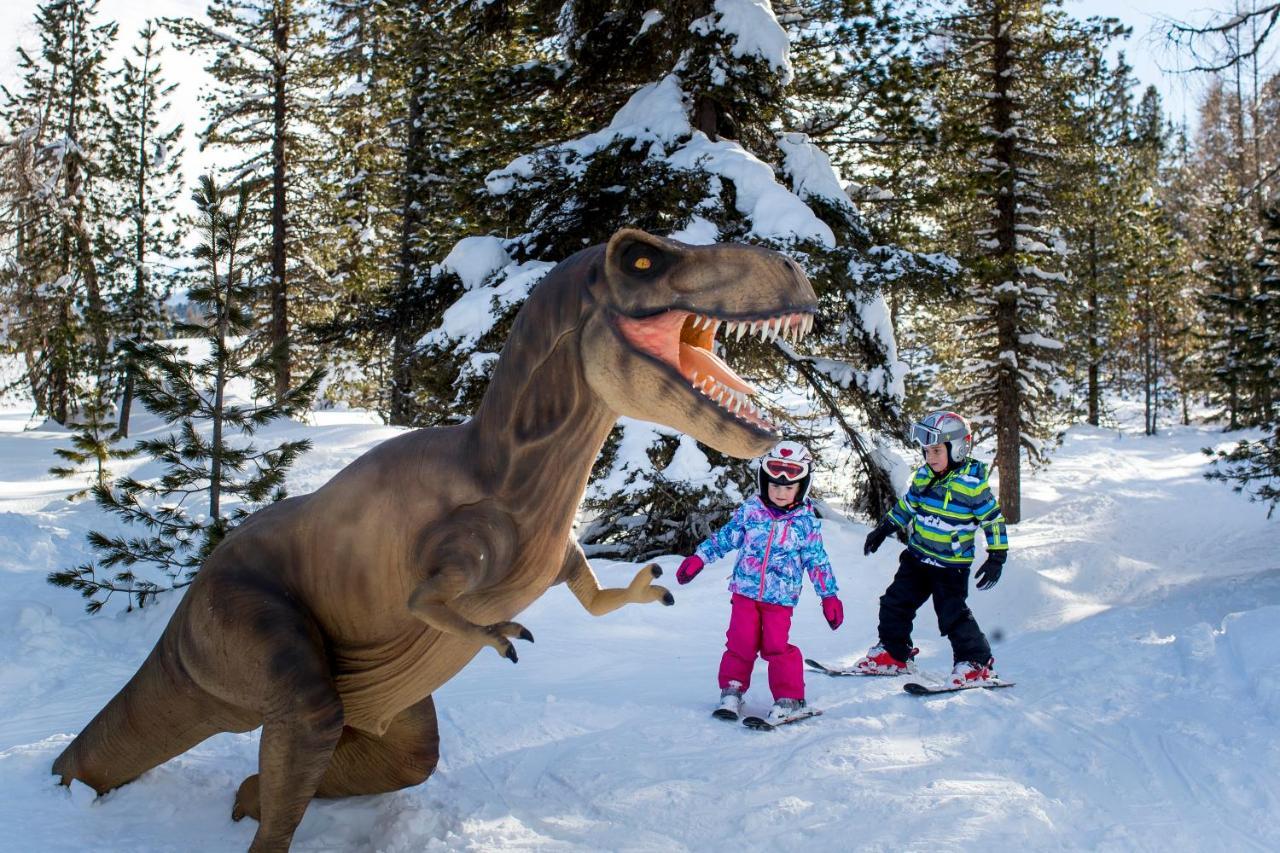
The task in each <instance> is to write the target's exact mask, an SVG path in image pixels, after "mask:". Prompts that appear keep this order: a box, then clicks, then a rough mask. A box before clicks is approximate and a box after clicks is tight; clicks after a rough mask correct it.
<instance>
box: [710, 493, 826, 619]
mask: <svg viewBox="0 0 1280 853" xmlns="http://www.w3.org/2000/svg"><path fill="white" fill-rule="evenodd" d="M735 548H736V549H737V550H738V561H737V563H736V564H734V567H733V577H732V578H731V579H730V580H729V591H730V592H736V593H738V594H739V595H745V596H747V597H748V598H753V599H755V600H756V601H764V602H767V603H769V604H781V605H783V606H784V607H795V606H796V601H798V600H799V598H800V587H801V585H802V583H803V580H804V573H805V572H806V571H807V572H808V573H809V580H810V581H812V583H813V588H814V590H815V591H816V592H817V593H818V596H819V597H821V598H826V597H827V596H831V595H835V594H836V576H835V574H834V573H833V572H832V571H831V561H830V560H829V559H827V549H826V548H824V547H823V545H822V522H821V521H819V520H818V517H817V516H816V515H814V514H813V504H812V503H810V502H809V501H808V500H806V501H805V502H804V503H803V504H802V505H801V506H799V507H796V508H795V509H793V510H791V512H788V513H786V514H783V515H775V514H774V513H773V512H771V511H770V510H769V508H768V507H767V506H765V505H764V502H763V501H761V500H760V496H759V495H753V496H752V497H751V498H749V499H747V500H746V501H745V502H743V504H742V505H741V506H739V507H738V508H737V509H735V510H734V511H733V515H732V516H730V518H729V521H728V523H726V524H725V525H724V527H721V528H720V529H719V530H717V531H716V532H715V533H713V534H711V537H710V538H709V539H707V540H706V541H705V542H703V543H702V544H701V545H699V546H698V548H697V551H696V552H695V553H696V554H697V555H698V556H699V557H701V558H702V561H703V562H705V563H712V562H715V561H716V560H718V559H720V558H721V557H723V556H724V555H725V554H728V553H729V552H730V551H732V550H734V549H735Z"/></svg>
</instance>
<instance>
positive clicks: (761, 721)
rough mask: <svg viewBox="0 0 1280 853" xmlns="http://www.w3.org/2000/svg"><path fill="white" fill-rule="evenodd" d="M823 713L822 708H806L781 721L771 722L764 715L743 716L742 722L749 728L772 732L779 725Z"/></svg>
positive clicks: (796, 721)
mask: <svg viewBox="0 0 1280 853" xmlns="http://www.w3.org/2000/svg"><path fill="white" fill-rule="evenodd" d="M821 713H822V709H821V708H805V709H804V710H803V711H800V712H799V713H797V714H794V715H792V716H790V717H787V718H786V719H785V720H783V721H782V722H780V723H771V722H769V721H768V720H766V719H765V718H764V717H743V718H742V724H743V725H744V726H746V727H747V728H749V729H755V730H756V731H760V732H771V731H773V730H774V729H776V728H777V727H778V726H785V725H788V724H790V723H798V722H800V721H801V720H807V719H809V718H810V717H816V716H818V715H820V714H821Z"/></svg>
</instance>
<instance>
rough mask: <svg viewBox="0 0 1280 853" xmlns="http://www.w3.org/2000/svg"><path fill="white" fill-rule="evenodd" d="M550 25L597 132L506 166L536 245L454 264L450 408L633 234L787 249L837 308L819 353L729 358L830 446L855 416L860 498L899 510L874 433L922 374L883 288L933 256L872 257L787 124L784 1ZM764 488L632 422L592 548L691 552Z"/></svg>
mask: <svg viewBox="0 0 1280 853" xmlns="http://www.w3.org/2000/svg"><path fill="white" fill-rule="evenodd" d="M508 5H510V6H519V5H520V4H508ZM530 5H535V6H536V4H530ZM535 11H536V10H535ZM561 11H562V13H561ZM544 14H545V17H544V19H543V21H542V24H541V28H540V30H539V32H542V33H555V34H556V38H555V39H554V40H552V39H547V40H546V41H545V42H544V43H543V44H544V45H551V46H557V47H558V48H559V49H560V50H561V53H559V54H554V55H548V56H545V57H543V58H542V60H541V61H542V64H543V65H544V66H551V67H555V68H556V69H557V75H556V77H555V78H554V83H555V85H554V87H549V88H548V89H547V92H546V95H545V97H547V98H555V99H557V100H555V102H554V103H556V104H559V105H562V106H561V109H562V110H563V111H564V112H565V113H566V114H567V115H569V116H570V117H571V120H578V121H586V122H588V125H589V126H588V128H587V129H588V130H590V131H591V132H588V133H585V134H583V135H579V136H576V137H574V138H571V139H569V140H568V141H563V142H558V143H555V144H550V145H541V146H537V147H535V148H534V150H532V151H530V152H529V153H526V154H524V155H522V156H520V157H518V158H516V159H515V160H513V161H511V162H510V163H509V164H508V165H507V166H506V167H505V168H502V169H498V170H496V171H495V172H493V173H492V174H490V175H489V177H488V179H487V181H486V189H487V191H488V193H489V195H490V196H491V198H492V199H493V200H494V202H495V203H496V204H497V205H498V211H499V212H498V213H497V214H496V215H495V219H497V220H498V221H505V222H509V223H513V224H518V225H517V227H518V228H519V229H520V233H518V234H517V235H516V236H513V237H510V238H508V239H502V238H498V237H473V238H468V240H465V241H461V242H460V243H459V244H458V245H457V246H456V247H455V248H454V251H453V252H451V253H450V255H449V257H447V258H446V259H445V260H444V261H443V262H442V264H441V269H442V270H443V271H445V272H446V273H452V274H453V275H454V276H456V281H457V282H458V284H457V287H458V289H459V292H460V294H461V295H460V298H458V299H457V301H456V302H455V303H454V304H453V305H452V306H451V307H449V309H448V310H446V311H445V312H444V314H443V317H442V321H441V323H440V324H439V325H438V326H437V327H436V328H435V329H434V330H432V331H431V332H430V333H429V334H427V335H426V336H424V338H423V340H422V346H423V347H424V349H425V351H426V352H427V353H429V354H431V355H433V356H434V355H436V354H439V355H440V356H441V357H442V358H443V357H447V358H448V359H449V360H450V361H449V363H451V364H453V365H455V369H454V372H453V373H452V374H450V375H449V379H450V381H449V382H448V383H447V385H448V386H449V387H451V388H452V389H453V390H454V396H453V399H452V400H451V401H449V410H450V414H452V415H453V416H454V417H458V418H461V417H464V416H465V415H466V414H467V413H468V412H469V411H471V409H472V408H473V406H474V405H475V402H476V400H477V399H478V397H479V395H480V394H481V393H482V391H483V389H484V387H485V384H486V383H487V380H488V370H489V368H490V366H491V365H492V363H493V360H494V358H495V357H496V351H497V350H498V348H499V347H500V346H501V343H502V341H503V340H504V338H505V335H506V329H507V327H508V324H509V322H510V319H511V317H512V316H514V313H515V311H516V310H517V309H518V308H519V306H520V304H521V303H522V302H523V300H524V298H525V296H526V295H527V294H528V292H529V290H530V288H531V287H532V286H533V285H534V284H535V283H536V281H537V280H538V279H539V278H541V276H542V275H543V274H545V272H546V271H547V270H548V269H550V267H551V266H552V264H553V263H554V262H555V261H558V260H560V259H562V258H565V257H567V256H569V255H570V254H572V253H573V252H575V251H577V250H578V249H580V248H582V247H583V246H586V245H590V244H592V243H599V242H604V241H605V240H607V239H608V237H609V236H610V234H611V233H612V232H613V231H614V230H615V229H617V228H618V227H621V226H623V225H635V226H638V227H641V228H645V229H648V230H651V231H655V232H658V233H664V234H667V235H669V236H671V237H673V238H675V239H678V240H683V241H685V242H690V243H706V242H713V241H717V240H722V241H738V242H753V243H759V244H763V245H768V246H772V247H774V248H778V249H780V250H782V251H786V252H788V253H789V254H791V256H792V257H794V258H796V259H797V260H798V261H799V262H800V263H801V264H803V265H804V267H805V269H806V271H807V272H808V274H809V276H810V278H811V279H812V280H813V282H814V285H815V287H816V288H817V289H818V291H819V293H820V294H821V296H822V314H821V316H820V317H819V320H818V325H817V330H816V331H817V337H816V339H814V349H815V350H816V353H815V354H814V355H800V354H798V353H796V352H794V351H793V350H791V349H790V348H789V347H787V346H786V345H785V344H781V343H779V344H776V347H777V348H776V349H770V348H766V346H762V344H761V342H758V341H752V340H747V341H724V342H722V346H723V348H724V351H725V352H726V353H727V356H728V358H729V360H730V361H731V362H733V363H734V364H736V365H739V366H740V367H744V368H746V369H748V370H749V371H750V372H751V373H752V375H753V379H754V378H755V377H762V378H761V380H760V382H759V383H758V384H759V385H761V386H762V387H763V388H764V389H765V390H766V393H769V394H771V395H775V397H774V399H775V400H776V401H777V402H778V404H779V405H778V406H777V411H778V412H779V413H781V414H782V415H784V416H788V421H787V422H788V428H789V429H790V430H791V431H793V432H796V433H801V434H803V435H805V436H806V437H809V438H812V439H814V440H818V441H826V440H827V439H829V438H830V436H829V435H817V434H816V433H815V430H816V429H817V428H816V427H815V426H814V425H813V424H814V422H815V421H826V420H827V419H828V418H833V419H835V420H836V421H837V423H838V424H840V427H841V436H840V439H839V440H837V441H835V442H831V444H834V445H836V446H839V445H840V444H841V443H842V442H843V443H844V446H845V448H846V451H847V452H849V453H850V454H852V455H855V461H854V464H852V465H850V469H851V470H852V471H854V472H856V479H855V484H854V489H855V490H856V494H857V498H858V499H859V500H857V501H855V502H856V503H858V504H859V505H860V508H861V509H863V510H865V511H868V512H871V513H876V512H879V511H880V510H881V509H883V508H884V507H885V506H886V505H887V503H888V502H889V501H891V500H892V499H893V497H894V489H893V487H892V484H891V483H890V482H889V478H888V476H887V474H886V472H885V470H884V467H883V464H884V463H883V462H882V460H881V459H880V454H879V449H880V448H878V447H877V446H876V439H873V438H872V437H871V434H883V435H892V434H895V433H897V432H899V430H900V429H901V426H900V424H901V412H900V401H901V394H902V369H901V365H900V363H899V362H897V360H896V357H895V354H894V349H893V347H894V343H893V334H892V329H891V327H890V324H889V319H888V312H887V310H886V307H885V303H884V300H883V298H882V296H881V295H880V293H879V291H878V284H879V282H880V281H881V280H883V278H885V277H887V276H890V275H895V274H902V273H903V271H904V270H905V269H907V268H909V267H910V266H912V265H913V264H919V265H921V266H927V264H924V263H923V262H921V261H920V260H919V259H917V258H914V257H912V256H909V255H906V254H905V253H903V252H901V251H899V250H897V249H896V248H894V247H889V246H886V247H882V248H881V249H880V250H878V251H877V252H876V253H871V252H870V251H869V249H870V248H871V243H872V241H871V237H870V234H869V232H868V231H867V230H866V228H865V227H864V226H863V224H862V222H861V221H860V219H859V217H858V216H857V214H856V212H855V211H854V208H853V205H852V203H851V201H850V199H849V197H848V196H847V194H846V193H845V192H844V190H843V187H842V186H841V182H840V180H839V176H838V174H837V172H836V170H835V169H834V168H833V167H832V166H831V164H830V161H829V159H828V158H827V156H826V155H825V154H824V153H823V152H822V151H821V150H820V149H819V148H818V147H817V146H815V145H814V144H813V143H812V141H811V140H810V139H809V138H808V137H807V136H805V135H804V134H802V133H797V132H785V131H782V130H780V128H781V127H785V125H784V124H783V122H784V120H786V119H787V117H788V116H787V115H786V113H785V111H784V104H785V103H786V98H787V94H788V86H789V85H790V84H791V82H792V80H793V78H794V68H793V66H792V64H791V61H790V52H789V51H790V38H789V36H788V33H787V31H786V30H785V29H784V27H783V26H782V25H780V24H779V22H778V20H777V18H775V16H774V14H773V10H772V8H771V7H770V5H769V4H767V3H764V2H753V0H717V2H704V3H696V4H676V3H662V4H657V5H656V6H655V5H654V4H652V3H624V4H621V5H616V4H615V5H614V6H612V7H610V9H609V10H608V11H607V13H606V12H604V11H603V10H601V9H597V8H596V7H594V6H587V5H580V4H570V5H567V6H565V7H564V8H563V10H559V9H557V10H554V14H546V13H544ZM779 350H781V353H780V352H779ZM798 379H799V380H803V381H802V383H801V384H802V385H803V384H806V383H807V384H808V386H809V387H810V388H811V389H812V392H813V393H812V396H810V397H809V398H808V399H807V400H806V401H805V402H803V403H800V404H799V405H795V404H794V401H793V405H792V410H791V411H790V412H786V411H784V409H783V406H782V405H781V398H782V396H783V394H784V393H785V391H786V390H787V389H788V388H791V387H794V384H793V383H795V382H796V380H798ZM810 416H814V417H813V418H812V419H810ZM748 481H749V476H744V472H743V469H742V466H739V465H732V464H729V461H728V460H725V459H723V458H721V457H719V456H718V455H717V454H715V453H714V452H712V451H709V450H707V449H705V448H701V447H699V446H698V445H696V444H695V443H694V442H693V441H692V440H691V439H689V438H687V437H683V436H678V435H671V434H667V432H666V431H664V430H663V429H661V428H655V427H652V426H651V425H648V424H641V423H636V422H631V421H624V423H623V424H622V425H621V426H620V429H619V430H618V431H616V432H615V435H614V436H613V437H612V438H611V440H610V442H609V443H608V445H607V447H606V452H605V454H604V457H603V459H602V461H601V464H600V466H598V468H597V477H596V479H595V482H594V484H593V485H592V486H591V488H590V489H589V492H588V505H589V508H591V509H593V510H594V511H595V512H596V513H597V521H596V523H595V524H593V525H592V526H591V528H590V529H589V530H588V531H587V532H586V534H585V535H584V542H585V543H586V544H587V545H588V546H591V548H592V550H594V551H595V552H597V553H613V554H619V555H627V556H630V557H643V556H646V555H649V554H652V553H670V552H673V551H679V550H682V549H686V548H688V547H691V545H692V544H693V543H695V542H696V541H697V540H698V539H699V538H700V537H702V536H703V535H705V534H706V532H707V530H708V528H709V527H710V526H712V524H714V523H715V522H717V521H718V520H719V519H721V518H722V517H723V514H724V513H725V512H726V511H727V509H728V507H729V506H730V505H731V503H732V502H733V501H736V500H737V499H739V498H740V497H741V494H740V492H739V491H738V488H739V485H742V486H746V484H747V483H748Z"/></svg>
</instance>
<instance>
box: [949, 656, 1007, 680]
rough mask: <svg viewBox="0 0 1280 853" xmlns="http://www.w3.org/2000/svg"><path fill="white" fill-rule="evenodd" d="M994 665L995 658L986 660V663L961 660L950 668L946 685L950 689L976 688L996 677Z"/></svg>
mask: <svg viewBox="0 0 1280 853" xmlns="http://www.w3.org/2000/svg"><path fill="white" fill-rule="evenodd" d="M995 663H996V659H995V658H988V659H987V662H986V663H978V662H977V661H971V660H962V661H960V662H959V663H957V664H956V665H955V667H953V668H952V670H951V678H950V679H948V683H949V684H950V685H951V686H952V687H977V686H978V685H981V684H985V683H987V682H989V681H991V680H992V679H994V678H995V677H996V673H995V670H994V669H993V667H994V666H995Z"/></svg>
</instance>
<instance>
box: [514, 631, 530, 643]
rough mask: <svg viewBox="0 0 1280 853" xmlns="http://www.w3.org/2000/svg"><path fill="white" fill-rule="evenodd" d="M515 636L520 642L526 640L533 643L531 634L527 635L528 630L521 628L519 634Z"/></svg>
mask: <svg viewBox="0 0 1280 853" xmlns="http://www.w3.org/2000/svg"><path fill="white" fill-rule="evenodd" d="M516 636H517V637H519V638H520V639H522V640H528V641H529V642H531V643H532V642H533V634H531V633H529V629H528V628H521V629H520V633H519V634H516Z"/></svg>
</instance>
